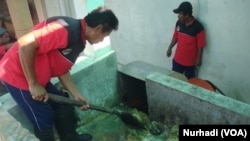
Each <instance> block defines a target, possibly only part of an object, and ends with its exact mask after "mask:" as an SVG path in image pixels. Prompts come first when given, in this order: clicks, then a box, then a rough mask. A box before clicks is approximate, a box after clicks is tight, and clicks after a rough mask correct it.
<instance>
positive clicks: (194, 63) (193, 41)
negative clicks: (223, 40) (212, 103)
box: [167, 1, 206, 79]
mask: <svg viewBox="0 0 250 141" xmlns="http://www.w3.org/2000/svg"><path fill="white" fill-rule="evenodd" d="M192 9H193V8H192V5H191V3H190V2H187V1H185V2H182V3H181V4H180V5H179V7H178V8H177V9H174V10H173V12H174V13H176V14H178V21H177V22H176V26H175V29H174V34H173V37H172V40H171V43H170V45H169V47H168V50H167V56H168V57H170V56H171V55H172V48H173V47H174V46H175V44H177V48H176V51H175V54H174V58H173V64H172V70H173V71H176V72H179V73H183V74H184V75H185V76H186V77H187V78H188V79H190V78H193V77H195V69H196V68H197V67H199V66H201V64H202V53H203V48H204V47H205V45H206V43H205V30H204V27H203V25H202V24H201V23H200V22H199V21H198V20H197V19H195V18H194V17H193V16H192V13H193V11H192Z"/></svg>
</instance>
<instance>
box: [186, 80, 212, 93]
mask: <svg viewBox="0 0 250 141" xmlns="http://www.w3.org/2000/svg"><path fill="white" fill-rule="evenodd" d="M188 81H189V83H191V84H193V85H196V86H200V87H202V88H204V89H207V90H210V91H213V92H215V89H214V87H213V86H212V85H211V84H209V83H208V82H207V81H205V80H203V79H200V78H198V77H194V78H191V79H189V80H188Z"/></svg>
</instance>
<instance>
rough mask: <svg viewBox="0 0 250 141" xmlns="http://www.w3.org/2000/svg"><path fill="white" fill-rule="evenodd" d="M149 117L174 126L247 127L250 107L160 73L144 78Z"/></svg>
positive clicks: (249, 119) (249, 118) (249, 121)
mask: <svg viewBox="0 0 250 141" xmlns="http://www.w3.org/2000/svg"><path fill="white" fill-rule="evenodd" d="M146 91H147V98H148V105H149V116H150V117H151V118H152V119H153V120H156V121H161V122H164V123H165V124H167V125H169V126H171V125H173V124H250V111H249V109H250V105H248V104H246V103H242V102H240V101H237V100H235V99H232V98H229V97H226V96H224V95H221V94H219V93H215V92H211V91H208V90H206V89H203V88H200V87H198V86H195V85H192V84H189V83H187V82H184V81H181V80H178V79H175V78H173V77H170V76H167V75H165V74H162V73H157V72H155V73H152V74H150V75H149V76H147V78H146Z"/></svg>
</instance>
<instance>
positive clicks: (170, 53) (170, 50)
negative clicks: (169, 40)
mask: <svg viewBox="0 0 250 141" xmlns="http://www.w3.org/2000/svg"><path fill="white" fill-rule="evenodd" d="M171 55H172V49H171V48H168V50H167V57H170V56H171Z"/></svg>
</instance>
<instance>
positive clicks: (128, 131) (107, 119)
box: [77, 106, 178, 141]
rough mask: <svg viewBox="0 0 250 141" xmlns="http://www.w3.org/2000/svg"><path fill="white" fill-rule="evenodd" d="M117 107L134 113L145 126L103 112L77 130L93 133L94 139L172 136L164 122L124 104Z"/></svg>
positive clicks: (148, 140) (162, 139)
mask: <svg viewBox="0 0 250 141" xmlns="http://www.w3.org/2000/svg"><path fill="white" fill-rule="evenodd" d="M116 108H119V109H121V110H122V111H124V110H126V111H128V112H130V113H131V114H133V116H135V117H137V118H138V120H139V121H140V122H142V123H145V128H144V129H140V128H135V127H133V126H129V125H126V124H125V123H124V122H123V121H122V120H121V119H120V118H119V117H118V116H117V115H112V114H106V113H101V114H100V115H99V116H97V117H96V118H94V119H93V120H92V121H91V122H88V123H86V124H85V125H81V126H80V127H79V128H78V129H77V132H78V133H79V134H81V133H90V134H92V135H93V140H92V141H167V139H168V138H169V137H171V136H172V135H171V136H170V135H169V132H168V130H167V128H166V127H164V125H163V124H159V123H158V122H156V121H153V122H151V121H150V120H149V118H148V116H147V115H146V114H144V113H142V112H139V111H137V110H136V109H130V108H128V107H125V108H124V106H122V107H116ZM172 139H173V138H171V141H174V140H172ZM175 141H178V138H177V140H175Z"/></svg>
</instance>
